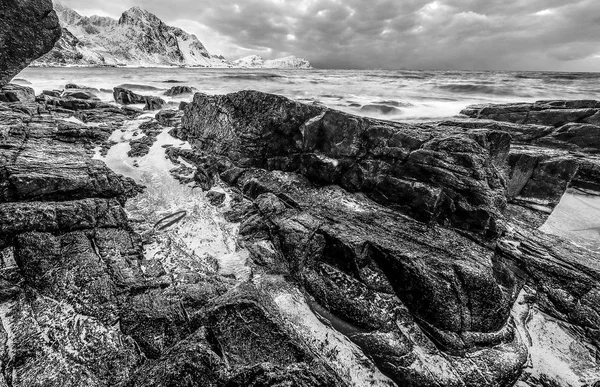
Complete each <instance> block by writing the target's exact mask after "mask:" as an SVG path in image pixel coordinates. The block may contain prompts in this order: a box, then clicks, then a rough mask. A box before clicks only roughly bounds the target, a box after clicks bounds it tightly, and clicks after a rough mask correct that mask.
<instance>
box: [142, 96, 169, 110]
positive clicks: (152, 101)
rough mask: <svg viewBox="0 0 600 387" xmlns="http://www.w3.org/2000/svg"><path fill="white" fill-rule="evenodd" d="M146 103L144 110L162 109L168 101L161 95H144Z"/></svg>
mask: <svg viewBox="0 0 600 387" xmlns="http://www.w3.org/2000/svg"><path fill="white" fill-rule="evenodd" d="M144 98H145V103H146V105H145V106H144V110H160V109H162V107H163V106H164V104H165V103H166V102H165V100H164V99H162V98H159V97H144Z"/></svg>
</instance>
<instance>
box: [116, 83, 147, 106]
mask: <svg viewBox="0 0 600 387" xmlns="http://www.w3.org/2000/svg"><path fill="white" fill-rule="evenodd" d="M113 97H114V98H115V101H116V102H117V103H120V104H123V105H130V104H140V103H146V99H145V97H144V96H142V95H139V94H136V93H134V92H133V91H131V90H128V89H125V88H122V87H115V88H114V90H113Z"/></svg>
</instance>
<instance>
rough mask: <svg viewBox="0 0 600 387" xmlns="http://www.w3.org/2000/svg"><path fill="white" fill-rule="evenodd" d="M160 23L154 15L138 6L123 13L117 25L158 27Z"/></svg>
mask: <svg viewBox="0 0 600 387" xmlns="http://www.w3.org/2000/svg"><path fill="white" fill-rule="evenodd" d="M160 23H161V20H160V19H159V18H158V17H157V16H156V15H154V14H153V13H150V12H148V11H146V10H145V9H143V8H141V7H138V6H135V7H131V8H129V9H128V10H127V11H125V12H123V14H122V15H121V18H120V19H119V24H132V25H137V24H149V25H158V24H160Z"/></svg>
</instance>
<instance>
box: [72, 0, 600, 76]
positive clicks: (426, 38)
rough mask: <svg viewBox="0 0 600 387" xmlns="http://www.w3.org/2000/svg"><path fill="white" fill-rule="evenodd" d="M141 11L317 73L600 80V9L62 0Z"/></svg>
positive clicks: (231, 47)
mask: <svg viewBox="0 0 600 387" xmlns="http://www.w3.org/2000/svg"><path fill="white" fill-rule="evenodd" d="M61 3H62V4H63V5H65V6H68V7H70V8H73V9H75V10H76V11H77V12H79V13H80V14H82V15H87V16H90V15H93V14H97V15H103V16H112V17H115V18H118V17H119V16H120V14H121V13H122V12H123V11H125V10H126V9H128V8H130V7H133V6H136V5H137V6H140V7H142V8H144V9H147V10H148V11H150V12H152V13H154V14H155V15H156V16H158V17H159V18H160V19H162V20H163V21H164V22H165V23H167V24H168V25H173V26H177V27H181V28H182V29H184V30H186V31H187V32H189V33H193V34H195V35H196V36H197V37H198V38H199V39H200V41H202V43H204V45H205V46H206V48H207V49H208V50H209V52H210V53H211V54H222V55H224V56H225V57H226V58H228V59H238V58H240V57H244V56H247V55H252V54H256V55H260V56H263V57H264V58H266V59H273V58H277V57H282V56H287V55H296V56H299V57H303V58H306V59H308V60H309V61H311V63H312V64H313V66H314V67H318V68H356V69H365V68H370V69H446V70H551V71H552V70H553V71H600V0H434V1H430V0H218V1H214V0H61Z"/></svg>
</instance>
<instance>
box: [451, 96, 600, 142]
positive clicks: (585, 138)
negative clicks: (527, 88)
mask: <svg viewBox="0 0 600 387" xmlns="http://www.w3.org/2000/svg"><path fill="white" fill-rule="evenodd" d="M461 113H462V114H464V115H467V116H469V117H472V118H478V119H487V120H490V119H491V120H496V121H504V122H510V123H515V124H519V125H516V126H514V127H513V128H510V127H507V129H514V131H515V132H517V133H518V132H521V133H523V131H524V130H525V131H527V132H530V133H531V132H534V131H537V133H538V134H537V135H535V136H534V137H523V136H522V135H520V136H519V137H517V138H516V140H517V141H520V142H526V143H529V144H536V145H541V146H548V147H552V148H564V149H570V150H576V149H586V150H590V151H596V152H597V151H599V150H600V119H598V117H600V104H599V103H598V102H597V101H538V102H535V103H533V104H506V105H475V106H470V107H467V108H466V109H465V110H463V111H462V112H461ZM529 125H543V126H545V127H546V128H545V129H543V130H539V129H537V130H533V131H532V129H535V128H531V127H530V126H529ZM552 128H556V129H554V130H552ZM511 131H513V130H511Z"/></svg>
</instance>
